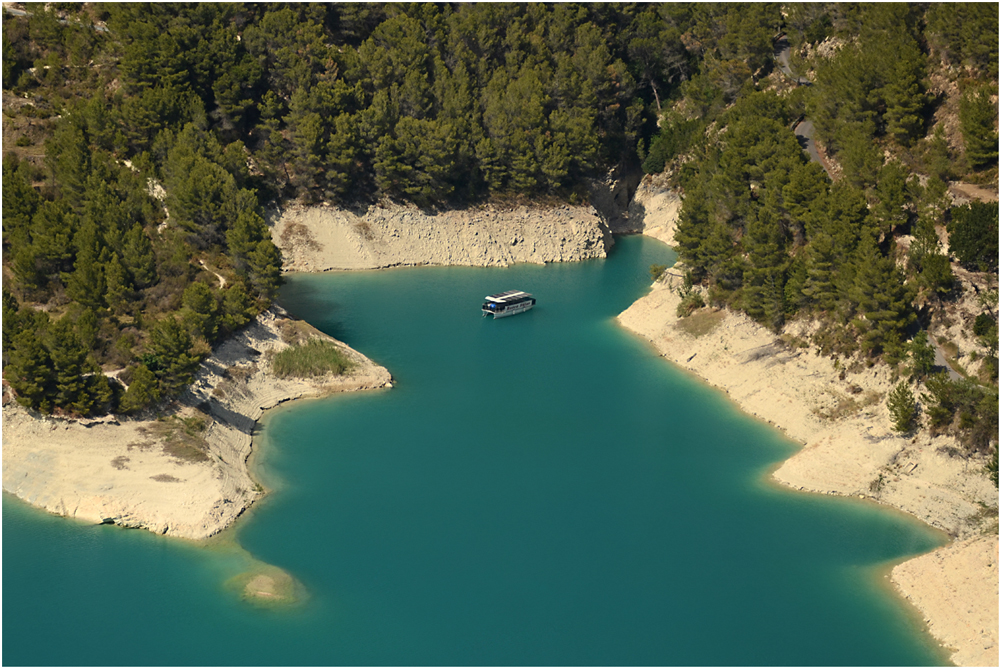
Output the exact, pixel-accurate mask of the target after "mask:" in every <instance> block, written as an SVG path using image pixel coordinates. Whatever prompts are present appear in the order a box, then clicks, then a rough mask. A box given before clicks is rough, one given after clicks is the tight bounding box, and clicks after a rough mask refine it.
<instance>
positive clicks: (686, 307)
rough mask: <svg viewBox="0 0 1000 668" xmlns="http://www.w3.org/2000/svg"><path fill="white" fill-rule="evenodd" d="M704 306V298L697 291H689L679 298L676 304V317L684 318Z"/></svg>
mask: <svg viewBox="0 0 1000 668" xmlns="http://www.w3.org/2000/svg"><path fill="white" fill-rule="evenodd" d="M704 306H705V300H704V299H702V298H701V295H700V294H699V293H697V292H689V293H688V294H686V295H685V296H684V298H683V299H681V301H680V303H679V304H678V305H677V317H678V318H686V317H687V316H689V315H691V314H692V313H694V312H695V311H697V310H698V309H700V308H702V307H704Z"/></svg>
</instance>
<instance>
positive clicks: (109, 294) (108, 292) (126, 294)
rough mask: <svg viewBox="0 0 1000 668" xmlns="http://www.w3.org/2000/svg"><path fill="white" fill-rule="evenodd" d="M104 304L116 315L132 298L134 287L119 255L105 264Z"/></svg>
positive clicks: (112, 257)
mask: <svg viewBox="0 0 1000 668" xmlns="http://www.w3.org/2000/svg"><path fill="white" fill-rule="evenodd" d="M104 283H105V286H106V289H105V293H104V303H105V304H107V305H108V308H110V309H111V310H112V311H113V312H115V313H121V312H122V311H123V310H124V309H125V306H126V304H127V303H128V301H130V298H131V296H132V286H131V285H130V282H129V276H128V272H127V271H125V267H123V266H122V263H121V261H120V260H119V259H118V254H117V253H111V259H109V260H108V261H107V262H105V263H104Z"/></svg>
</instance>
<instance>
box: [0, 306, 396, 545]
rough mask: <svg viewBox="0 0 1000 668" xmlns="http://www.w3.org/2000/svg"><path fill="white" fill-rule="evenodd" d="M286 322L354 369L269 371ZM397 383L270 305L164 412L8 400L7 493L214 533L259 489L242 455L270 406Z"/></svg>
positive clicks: (154, 527)
mask: <svg viewBox="0 0 1000 668" xmlns="http://www.w3.org/2000/svg"><path fill="white" fill-rule="evenodd" d="M289 327H294V328H296V329H298V330H299V331H300V332H301V334H300V336H308V337H316V338H323V339H327V340H329V341H334V342H335V343H336V345H338V346H339V347H340V348H341V350H342V351H343V352H344V353H345V354H346V355H347V356H348V357H349V358H350V359H351V360H352V361H353V362H354V364H355V366H354V368H353V369H351V371H350V372H348V373H347V374H345V375H343V376H326V377H320V378H316V379H310V380H303V379H279V378H276V377H274V375H273V374H272V373H271V371H270V361H269V357H270V355H271V354H273V353H274V352H277V351H279V350H281V349H283V348H285V347H288V345H289V344H288V343H286V342H285V341H284V340H283V337H282V330H283V329H287V328H289ZM390 381H391V376H390V375H389V372H388V371H387V370H386V369H384V368H383V367H381V366H378V365H376V364H374V363H373V362H371V360H369V359H367V358H366V357H364V356H363V355H361V354H360V353H358V352H357V351H354V350H352V349H351V348H350V347H348V346H346V345H345V344H343V343H340V342H339V341H335V340H334V339H332V338H330V337H328V336H326V335H324V334H322V333H320V332H319V331H317V330H315V329H313V328H312V327H310V326H308V325H305V323H301V322H300V321H293V320H291V319H289V318H288V316H287V314H285V313H284V311H282V310H281V309H280V308H278V307H272V308H271V309H270V310H268V311H266V312H264V313H263V314H261V315H260V316H258V318H257V319H256V321H255V322H253V323H252V324H250V325H249V326H247V327H246V328H244V329H243V330H241V331H240V332H238V333H237V334H236V335H235V336H233V337H232V338H230V339H229V340H228V341H226V342H225V343H223V344H222V345H220V346H219V347H218V348H217V349H216V350H215V351H214V352H213V354H212V356H211V357H210V358H208V359H207V360H206V361H205V362H203V363H202V365H201V368H200V370H199V371H198V373H197V375H196V376H195V380H194V382H193V384H192V385H191V387H190V388H189V389H188V390H187V391H185V393H184V394H183V395H182V396H181V397H180V398H179V400H178V401H177V402H176V404H175V405H174V406H172V407H171V408H169V409H168V410H167V411H165V412H164V415H165V419H163V420H156V419H155V418H148V419H126V418H122V417H118V418H115V417H113V416H112V417H108V418H106V419H102V420H65V419H59V418H52V417H45V416H41V415H38V414H37V413H33V412H31V411H28V410H27V409H25V408H24V407H22V406H20V405H19V404H17V403H16V402H9V403H8V404H7V405H5V406H4V407H3V489H4V491H6V492H9V493H11V494H13V495H15V496H17V497H19V498H21V499H23V500H25V501H27V502H28V503H30V504H32V505H34V506H37V507H39V508H43V509H45V510H48V511H49V512H52V513H55V514H58V515H64V516H67V517H75V518H78V519H82V520H85V521H90V522H94V523H100V522H113V523H114V524H118V525H121V526H126V527H135V528H143V529H148V530H149V531H152V532H154V533H160V534H169V535H171V536H178V537H181V538H191V539H202V538H207V537H209V536H212V535H214V534H216V533H218V532H220V531H222V530H223V529H224V528H226V527H227V526H229V525H230V524H232V522H233V521H235V520H236V518H237V517H239V516H240V515H241V514H242V513H243V512H244V511H245V510H246V509H247V508H248V507H249V506H250V504H252V503H253V502H254V501H255V500H256V499H258V498H259V497H260V496H261V494H262V489H261V488H260V487H259V485H258V484H257V483H256V482H255V481H254V480H253V479H252V478H251V476H250V474H249V472H248V469H247V458H248V457H249V455H250V451H251V447H252V437H253V433H254V427H255V425H256V422H257V420H258V419H259V418H260V417H261V415H263V413H264V411H265V410H266V409H268V408H271V407H273V406H277V405H278V404H280V403H283V402H285V401H288V400H291V399H295V398H298V397H307V396H312V397H315V396H323V395H327V394H332V393H336V392H347V391H354V390H361V389H367V388H376V387H385V386H387V385H389V384H390ZM182 420H188V421H189V423H188V424H194V422H192V421H197V422H198V423H200V424H201V425H202V428H201V429H197V428H196V429H193V430H192V429H190V428H189V431H193V436H194V437H193V439H188V440H189V443H191V447H187V448H185V447H178V446H177V445H176V440H177V439H178V438H179V437H180V435H181V434H182V433H183V432H184V428H185V426H186V425H184V423H183V422H182ZM170 441H174V442H175V444H174V445H171V443H170Z"/></svg>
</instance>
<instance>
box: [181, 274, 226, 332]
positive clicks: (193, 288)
mask: <svg viewBox="0 0 1000 668" xmlns="http://www.w3.org/2000/svg"><path fill="white" fill-rule="evenodd" d="M182 302H183V304H184V311H183V316H182V318H183V320H184V322H185V323H186V324H187V325H188V327H189V328H190V329H191V330H193V331H194V332H195V333H196V334H198V335H199V336H202V337H204V338H205V340H207V341H209V342H210V343H211V342H213V341H215V337H216V335H217V334H218V332H219V323H218V312H219V304H218V302H217V301H216V297H215V295H214V294H213V293H212V289H211V288H210V287H208V286H207V285H205V284H204V283H200V282H195V283H192V284H191V285H189V286H187V287H186V288H185V289H184V296H183V298H182Z"/></svg>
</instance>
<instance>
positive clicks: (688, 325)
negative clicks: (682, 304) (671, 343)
mask: <svg viewBox="0 0 1000 668" xmlns="http://www.w3.org/2000/svg"><path fill="white" fill-rule="evenodd" d="M725 317H726V312H725V311H720V310H708V309H705V310H700V311H695V312H694V313H692V314H691V315H689V316H688V317H686V318H681V319H680V320H678V321H677V329H679V330H681V331H682V332H684V333H685V334H687V335H688V336H693V337H694V338H698V337H700V336H705V335H706V334H708V333H709V332H711V331H712V330H713V329H715V328H716V327H718V326H719V323H720V322H722V321H723V320H724V319H725Z"/></svg>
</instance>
